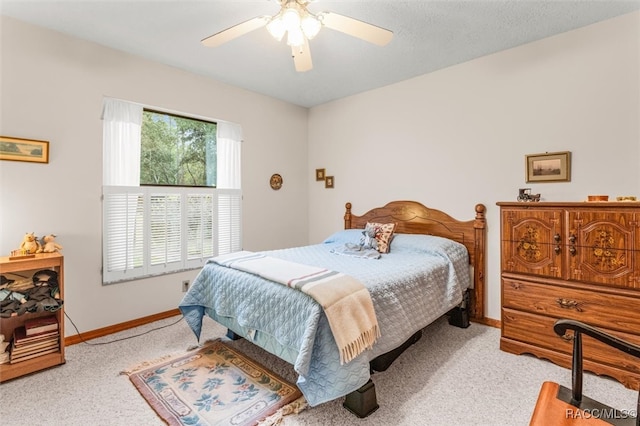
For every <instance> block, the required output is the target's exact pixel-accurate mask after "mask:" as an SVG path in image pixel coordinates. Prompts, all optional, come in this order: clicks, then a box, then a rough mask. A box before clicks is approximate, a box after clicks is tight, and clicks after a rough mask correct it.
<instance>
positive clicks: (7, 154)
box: [0, 136, 49, 163]
mask: <svg viewBox="0 0 640 426" xmlns="http://www.w3.org/2000/svg"><path fill="white" fill-rule="evenodd" d="M0 160H11V161H27V162H30V163H48V162H49V142H48V141H38V140H31V139H20V138H11V137H8V136H0Z"/></svg>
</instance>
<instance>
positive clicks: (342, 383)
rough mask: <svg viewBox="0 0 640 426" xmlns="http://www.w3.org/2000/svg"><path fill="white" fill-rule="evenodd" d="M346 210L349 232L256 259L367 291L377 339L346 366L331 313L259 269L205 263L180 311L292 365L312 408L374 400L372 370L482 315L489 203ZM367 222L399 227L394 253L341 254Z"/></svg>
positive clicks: (197, 325)
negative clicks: (431, 328)
mask: <svg viewBox="0 0 640 426" xmlns="http://www.w3.org/2000/svg"><path fill="white" fill-rule="evenodd" d="M345 207H346V210H345V214H344V229H343V230H339V231H337V232H336V233H334V234H332V235H331V236H328V237H327V238H326V239H325V240H324V241H323V242H322V243H321V244H314V245H309V246H303V247H294V248H289V249H280V250H271V251H266V252H261V253H260V255H265V256H266V257H268V258H271V259H276V260H279V261H282V262H295V263H299V264H304V265H310V267H321V268H325V269H326V270H330V271H339V272H341V273H344V274H345V275H347V276H349V277H354V278H355V279H356V280H358V281H360V282H361V283H362V284H363V285H364V286H365V287H366V288H367V290H368V293H369V294H370V296H371V302H372V304H373V307H374V309H375V316H376V319H377V322H378V324H377V325H378V327H379V331H380V337H378V338H377V340H376V342H375V344H374V345H373V346H372V347H371V348H369V349H367V350H365V351H364V352H362V353H361V354H359V355H358V356H356V357H355V358H353V359H352V360H350V361H349V362H341V360H340V352H339V350H338V348H337V345H336V340H335V339H334V335H333V334H332V330H331V327H330V326H329V322H328V320H327V315H325V312H324V311H323V309H322V307H321V306H320V305H319V304H318V303H317V302H316V301H315V300H314V299H313V298H312V297H310V296H309V295H308V294H306V293H304V292H302V291H298V290H296V289H293V288H290V287H288V286H286V285H280V284H277V283H274V282H270V281H269V280H265V279H264V278H262V277H260V276H258V275H255V274H253V273H247V272H245V271H241V270H236V269H233V268H229V267H227V266H224V265H220V264H218V263H216V262H214V261H213V260H209V261H208V262H207V264H206V265H205V266H204V267H203V268H202V270H201V271H200V272H199V274H198V276H197V277H196V279H195V280H194V281H193V283H192V285H191V287H190V289H189V291H188V292H187V293H186V295H185V296H184V298H183V300H182V301H181V303H180V305H179V309H180V311H181V312H182V314H183V315H184V318H185V319H186V321H187V323H188V324H189V326H190V327H191V329H192V330H193V332H194V333H195V335H196V337H197V338H198V339H200V335H201V332H202V327H203V318H204V317H209V318H211V319H213V320H214V321H216V322H218V323H220V324H222V325H223V326H225V327H227V328H228V329H229V332H230V333H229V336H240V337H243V338H245V339H247V340H249V341H251V342H253V343H254V344H256V345H258V346H260V347H262V348H263V349H265V350H267V351H268V352H270V353H272V354H274V355H276V356H278V357H280V358H282V359H284V360H285V361H287V362H289V363H291V364H292V365H293V367H294V369H295V371H296V372H297V374H298V381H297V385H298V387H299V388H300V390H301V391H302V393H303V394H304V396H305V399H306V400H307V402H308V404H309V405H311V406H315V405H318V404H321V403H324V402H327V401H330V400H333V399H336V398H339V397H342V396H347V399H348V398H349V395H355V394H357V392H358V391H359V390H362V389H363V388H365V387H366V388H367V389H368V390H367V392H368V393H369V396H368V399H371V393H372V392H373V400H374V401H375V389H374V388H373V387H372V382H371V380H370V376H371V371H372V370H377V371H381V370H383V369H386V367H387V366H388V365H389V364H390V362H392V361H393V360H394V359H395V358H396V357H397V356H398V355H399V354H400V353H401V352H402V350H404V349H405V348H406V347H408V346H409V345H410V344H411V343H412V342H414V341H415V340H416V339H417V338H419V333H420V331H421V330H422V329H423V328H424V327H426V326H427V325H429V324H430V323H431V322H433V321H435V320H436V319H438V318H440V317H442V316H443V315H445V314H448V313H450V312H452V311H460V310H463V312H464V313H465V314H467V315H468V316H469V317H470V318H471V319H475V320H481V319H482V318H483V316H484V289H485V285H484V273H485V255H484V252H485V235H486V220H485V210H486V209H485V206H484V205H482V204H478V205H476V206H475V216H474V218H473V219H471V220H468V221H459V220H456V219H454V218H453V217H451V216H450V215H448V214H446V213H444V212H442V211H440V210H436V209H432V208H429V207H426V206H424V205H423V204H421V203H419V202H415V201H393V202H390V203H388V204H386V205H385V206H383V207H378V208H374V209H372V210H369V211H368V212H366V213H364V214H362V215H355V214H353V213H352V210H351V209H352V206H351V203H347V204H346V206H345ZM367 223H381V224H387V223H394V224H395V229H394V233H393V238H392V239H391V242H390V251H389V253H384V254H381V255H380V258H379V259H375V260H374V259H369V258H364V257H355V256H349V255H344V254H339V253H336V252H340V250H341V248H342V247H343V246H345V245H346V244H347V243H354V242H357V241H358V240H360V238H361V236H362V230H363V229H364V228H365V226H366V225H367ZM467 296H468V297H467ZM450 322H451V321H450ZM416 336H418V337H416ZM380 360H382V362H380ZM347 408H349V407H347ZM376 408H377V405H376ZM352 411H354V410H352ZM356 414H358V415H359V416H360V417H364V416H363V415H360V414H359V413H358V412H356ZM365 414H366V413H365Z"/></svg>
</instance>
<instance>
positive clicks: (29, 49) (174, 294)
mask: <svg viewBox="0 0 640 426" xmlns="http://www.w3.org/2000/svg"><path fill="white" fill-rule="evenodd" d="M1 19H2V20H1V21H0V24H1V25H0V28H1V36H2V38H1V45H0V48H1V49H0V51H1V52H2V56H1V61H2V62H1V67H0V72H1V74H0V92H1V96H0V97H1V101H0V106H1V112H0V134H2V135H5V136H13V137H20V138H27V139H39V140H48V141H50V162H49V164H36V163H23V162H10V161H2V162H0V183H1V185H0V253H1V254H2V255H8V254H9V252H10V250H12V249H15V248H18V247H19V246H20V242H21V241H22V236H23V235H24V234H25V233H26V232H32V231H34V232H36V233H37V235H40V236H42V235H45V234H48V233H55V234H57V235H58V242H59V243H60V244H61V245H63V246H64V249H63V250H62V253H63V254H64V255H65V278H66V279H65V307H66V310H67V313H68V314H69V316H70V317H71V318H72V319H73V321H74V322H75V324H76V325H77V326H78V327H79V328H80V331H90V330H95V329H98V328H102V327H106V326H109V325H113V324H118V323H121V322H125V321H129V320H132V319H137V318H141V317H144V316H147V315H152V314H156V313H159V312H163V311H167V310H170V309H175V308H176V307H177V305H178V303H179V302H180V300H181V298H182V296H183V293H182V292H181V290H180V283H181V281H182V280H183V279H185V278H193V277H195V274H196V272H197V271H191V272H188V273H180V274H173V275H168V276H165V277H158V278H152V279H145V280H140V281H137V282H132V283H127V284H115V285H110V286H102V285H101V275H100V268H101V263H102V259H101V248H102V245H101V244H102V243H101V202H100V194H101V185H102V121H101V120H100V115H101V112H102V98H103V96H111V97H116V98H121V99H126V100H131V101H135V102H140V103H142V104H146V105H149V106H154V107H158V108H164V109H168V110H172V111H180V112H184V113H188V114H195V115H198V116H203V117H209V118H213V119H221V120H227V121H232V122H236V123H239V124H241V125H242V128H243V131H244V143H243V153H242V154H243V192H244V204H243V206H244V224H243V225H244V235H243V236H244V247H245V248H246V249H248V250H262V249H267V248H282V247H287V246H293V245H303V244H306V242H307V229H308V223H307V220H308V214H307V205H308V203H307V192H308V190H307V185H306V174H307V164H306V159H307V114H308V110H307V109H305V108H301V107H297V106H293V105H291V104H288V103H285V102H281V101H277V100H275V99H272V98H269V97H266V96H262V95H258V94H255V93H252V92H249V91H246V90H241V89H238V88H234V87H231V86H228V85H224V84H221V83H218V82H216V81H213V80H211V79H208V78H204V77H202V76H198V75H194V74H190V73H187V72H184V71H181V70H178V69H175V68H171V67H168V66H164V65H159V64H157V63H153V62H150V61H146V60H143V59H140V58H137V57H134V56H131V55H128V54H125V53H122V52H118V51H115V50H112V49H108V48H105V47H103V46H100V45H97V44H94V43H89V42H85V41H81V40H79V39H76V38H71V37H68V36H65V35H62V34H60V33H56V32H52V31H49V30H45V29H41V28H38V27H35V26H31V25H27V24H24V23H21V22H19V21H16V20H14V19H11V18H7V17H2V18H1ZM273 173H279V174H281V175H282V177H283V179H284V185H283V187H282V189H281V190H279V191H273V190H272V189H271V188H270V186H269V178H270V176H271V175H272V174H273ZM265 205H268V206H269V208H268V209H266V208H264V206H265ZM66 333H67V335H71V334H74V333H75V332H74V330H72V328H71V326H70V324H67V327H66Z"/></svg>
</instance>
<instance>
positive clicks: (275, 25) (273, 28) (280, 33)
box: [267, 15, 287, 41]
mask: <svg viewBox="0 0 640 426" xmlns="http://www.w3.org/2000/svg"><path fill="white" fill-rule="evenodd" d="M267 31H269V34H271V36H273V38H275V39H276V40H278V41H280V40H282V37H284V33H286V32H287V27H285V25H284V22H282V18H281V17H280V15H276V16H274V17H273V18H272V19H271V21H269V23H268V24H267Z"/></svg>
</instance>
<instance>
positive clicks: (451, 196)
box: [308, 12, 640, 319]
mask: <svg viewBox="0 0 640 426" xmlns="http://www.w3.org/2000/svg"><path fill="white" fill-rule="evenodd" d="M639 64H640V13H637V12H636V13H632V14H629V15H625V16H621V17H618V18H615V19H612V20H609V21H605V22H601V23H598V24H595V25H591V26H589V27H585V28H582V29H578V30H575V31H571V32H568V33H564V34H560V35H558V36H555V37H551V38H547V39H544V40H541V41H538V42H535V43H531V44H528V45H524V46H521V47H518V48H514V49H511V50H508V51H503V52H500V53H497V54H494V55H490V56H486V57H483V58H480V59H477V60H474V61H470V62H467V63H463V64H460V65H457V66H454V67H450V68H447V69H444V70H441V71H438V72H434V73H431V74H427V75H423V76H420V77H417V78H414V79H411V80H407V81H404V82H401V83H398V84H394V85H390V86H387V87H384V88H381V89H378V90H372V91H369V92H366V93H363V94H360V95H356V96H352V97H348V98H345V99H342V100H338V101H335V102H331V103H327V104H324V105H321V106H318V107H315V108H312V109H311V110H310V113H309V135H310V136H309V169H310V171H309V175H308V176H309V177H308V180H309V200H310V203H309V223H310V224H311V226H310V227H309V240H310V242H311V243H314V242H318V241H320V240H322V238H324V237H325V236H327V235H329V234H330V233H331V232H333V231H334V230H335V229H339V228H340V227H341V226H342V212H343V211H344V204H345V202H347V201H350V202H352V204H353V211H354V213H355V214H359V213H364V212H365V211H367V210H369V209H370V208H372V207H376V206H379V205H382V204H384V203H386V202H388V201H392V200H400V199H411V200H417V201H420V202H422V203H423V204H425V205H427V206H430V207H435V208H439V209H441V210H445V211H447V212H450V213H452V214H453V216H454V217H456V218H458V219H461V220H466V219H472V218H473V217H474V205H475V204H476V203H483V204H485V205H486V207H487V210H488V215H487V219H488V227H489V229H488V270H487V272H488V274H487V285H488V300H487V308H486V309H487V315H488V316H489V317H490V318H494V319H499V318H500V269H499V268H500V254H499V239H500V224H499V210H498V207H497V206H496V204H495V203H496V202H497V201H515V200H516V195H517V193H518V188H528V187H531V188H532V192H533V193H541V194H542V197H543V200H548V201H559V200H562V201H582V200H585V199H586V196H587V195H588V194H609V195H610V196H611V197H615V196H617V195H640V174H639V171H638V169H639V167H638V165H639V161H638V160H639V159H640V149H639V144H640V106H639V103H640V84H639V81H640V66H639ZM555 151H571V152H572V156H573V161H572V178H571V182H566V183H565V182H563V183H543V184H527V183H525V171H524V158H525V155H526V154H535V153H542V152H555ZM316 168H325V169H326V172H327V174H328V175H334V176H335V188H334V189H325V188H324V186H323V185H322V184H321V183H320V182H316V181H315V176H314V174H313V170H315V169H316Z"/></svg>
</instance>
